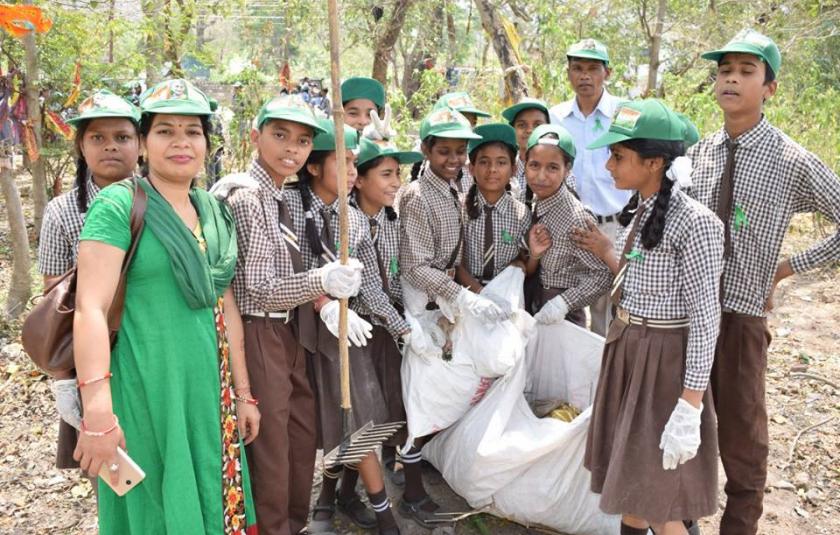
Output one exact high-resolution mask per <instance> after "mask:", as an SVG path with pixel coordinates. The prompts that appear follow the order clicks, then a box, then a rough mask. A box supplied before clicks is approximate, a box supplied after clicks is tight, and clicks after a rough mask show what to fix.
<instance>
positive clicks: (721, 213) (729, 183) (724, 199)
mask: <svg viewBox="0 0 840 535" xmlns="http://www.w3.org/2000/svg"><path fill="white" fill-rule="evenodd" d="M737 148H738V143H736V142H735V141H732V140H731V139H727V140H726V165H725V166H724V167H723V176H722V177H721V179H720V194H719V195H718V203H717V210H715V212H716V213H717V216H718V217H719V218H720V220H721V221H723V229H724V241H723V255H724V258H729V257H730V256H731V255H732V231H731V228H730V224H729V219H730V217H731V216H732V200H733V197H734V191H735V150H736V149H737Z"/></svg>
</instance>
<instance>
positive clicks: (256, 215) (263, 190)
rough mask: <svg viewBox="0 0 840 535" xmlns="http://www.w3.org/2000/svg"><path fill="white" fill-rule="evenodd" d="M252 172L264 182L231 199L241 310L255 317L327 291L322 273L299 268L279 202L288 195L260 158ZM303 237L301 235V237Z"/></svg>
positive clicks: (236, 288)
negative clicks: (291, 252) (282, 228)
mask: <svg viewBox="0 0 840 535" xmlns="http://www.w3.org/2000/svg"><path fill="white" fill-rule="evenodd" d="M248 173H249V174H250V175H251V177H252V178H254V179H256V181H257V182H258V183H259V187H258V188H240V189H237V190H234V192H233V193H232V194H231V195H230V197H228V199H227V204H228V205H229V206H230V208H231V211H232V212H233V217H234V219H235V220H236V239H237V242H238V244H239V256H238V258H237V259H236V272H235V274H234V277H233V293H234V296H235V297H236V304H237V306H238V307H239V312H240V313H241V314H243V315H252V316H257V315H262V314H263V313H264V312H277V311H283V310H291V309H294V308H295V307H296V306H298V305H301V304H303V303H306V302H308V301H312V300H314V299H316V298H317V297H318V296H320V295H322V294H323V293H324V288H323V286H322V284H321V273H320V272H319V271H316V270H310V271H304V272H302V273H295V272H294V269H293V268H292V260H291V258H290V256H289V251H288V249H287V246H286V243H285V242H284V241H283V237H282V235H281V233H280V211H279V207H278V205H277V202H278V201H282V202H287V200H288V199H287V195H286V194H285V193H284V191H283V190H281V189H280V188H278V187H277V186H276V185H275V184H274V180H272V179H271V177H270V176H269V175H268V173H267V172H266V171H265V170H264V169H263V168H262V167H261V166H260V164H259V163H257V162H256V161H255V162H253V163H252V164H251V168H250V170H249V172H248ZM290 213H291V215H292V218H293V219H297V218H298V217H299V216H297V215H295V214H294V213H293V212H291V210H290ZM301 236H302V234H300V233H298V234H297V236H296V237H297V238H298V241H299V242H300V241H302V240H301V239H300V237H301Z"/></svg>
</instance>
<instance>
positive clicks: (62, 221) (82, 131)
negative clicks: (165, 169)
mask: <svg viewBox="0 0 840 535" xmlns="http://www.w3.org/2000/svg"><path fill="white" fill-rule="evenodd" d="M139 119H140V110H139V109H138V108H137V107H135V106H134V105H132V104H131V103H130V102H128V101H127V100H125V99H123V98H121V97H118V96H117V95H114V94H113V93H111V92H110V91H108V90H106V89H103V90H99V91H97V92H96V93H94V94H93V95H91V96H90V97H88V98H87V99H85V100H84V101H83V102H82V103H81V104H80V105H79V115H78V116H77V117H74V118H73V119H70V120H69V121H68V123H70V124H71V125H73V126H75V128H76V132H75V137H74V145H75V148H76V186H75V188H73V189H72V190H70V191H68V192H67V193H64V194H62V195H59V196H58V197H56V198H54V199H52V200H51V201H50V202H49V204H47V208H46V210H45V211H44V220H43V222H42V224H41V239H40V241H39V244H38V270H39V271H40V272H41V274H42V275H43V276H44V288H47V287H49V286H50V285H51V284H52V283H53V282H54V281H56V280H57V279H58V278H59V277H60V276H61V275H63V274H64V273H66V272H67V271H68V270H69V269H70V268H72V267H73V266H74V265H75V264H76V254H77V251H78V246H79V245H78V244H79V234H80V233H81V232H82V225H83V224H84V220H85V214H86V213H87V211H88V206H90V203H91V202H93V199H95V198H96V196H97V195H98V194H99V191H100V190H101V189H102V188H104V187H106V186H109V185H110V184H113V183H114V182H118V181H120V180H122V179H124V178H126V177H129V176H131V175H133V174H134V170H135V169H136V168H137V160H138V158H139V156H140V134H139V131H138V129H139ZM51 387H52V391H53V394H54V395H55V399H56V407H57V409H58V414H59V415H60V416H61V422H60V424H59V428H58V455H57V458H56V465H57V466H58V467H59V468H74V467H76V466H78V463H76V462H75V461H73V449H74V448H75V447H76V429H78V427H79V424H80V421H81V400H80V399H79V391H78V388H77V386H76V380H75V378H72V377H67V378H64V379H56V380H55V381H53V383H52V385H51ZM74 428H75V429H74Z"/></svg>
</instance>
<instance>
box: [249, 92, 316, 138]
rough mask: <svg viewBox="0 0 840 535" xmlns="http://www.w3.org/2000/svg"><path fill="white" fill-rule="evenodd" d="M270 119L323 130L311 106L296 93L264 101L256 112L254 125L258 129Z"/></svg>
mask: <svg viewBox="0 0 840 535" xmlns="http://www.w3.org/2000/svg"><path fill="white" fill-rule="evenodd" d="M271 119H280V120H282V121H291V122H293V123H298V124H302V125H304V126H308V127H310V128H312V129H313V130H315V133H319V132H324V127H323V126H322V125H321V124H320V123H318V119H316V118H315V114H314V113H313V112H312V108H310V107H309V106H307V105H306V103H305V102H304V101H303V99H301V98H300V97H299V96H297V95H280V96H277V97H274V98H272V99H270V100H268V101H266V103H265V104H263V105H262V107H261V108H260V111H259V112H258V113H257V122H256V124H255V126H256V127H257V129H260V128H262V127H263V125H264V124H265V123H266V122H267V121H269V120H271Z"/></svg>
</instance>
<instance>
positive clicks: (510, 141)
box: [467, 123, 519, 154]
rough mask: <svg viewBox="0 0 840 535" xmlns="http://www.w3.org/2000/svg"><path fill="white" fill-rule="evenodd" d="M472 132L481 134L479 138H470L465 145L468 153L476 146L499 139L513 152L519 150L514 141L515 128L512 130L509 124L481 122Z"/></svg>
mask: <svg viewBox="0 0 840 535" xmlns="http://www.w3.org/2000/svg"><path fill="white" fill-rule="evenodd" d="M473 132H475V133H476V134H478V135H479V136H481V139H471V140H470V143H469V145H467V152H468V153H469V154H472V151H474V150H475V149H477V148H478V147H480V146H482V145H484V144H486V143H491V142H493V141H500V142H502V143H504V144H505V145H507V146H508V147H510V148H511V149H513V152H519V145H518V144H517V143H516V130H514V129H513V127H512V126H510V125H509V124H505V123H488V124H483V125H481V126H476V127H475V129H474V130H473Z"/></svg>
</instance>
